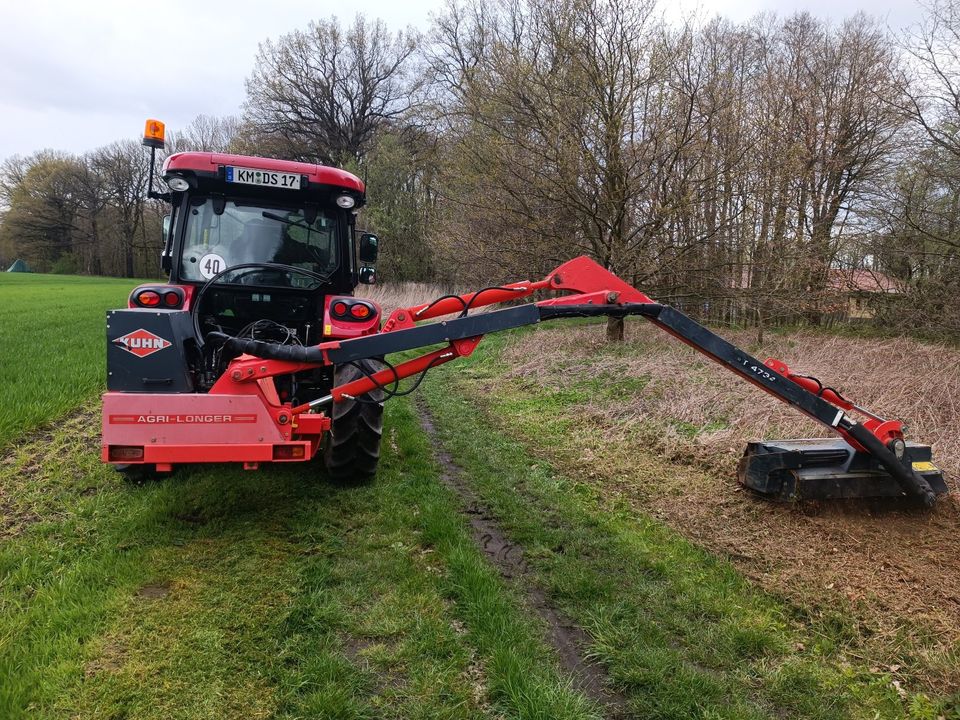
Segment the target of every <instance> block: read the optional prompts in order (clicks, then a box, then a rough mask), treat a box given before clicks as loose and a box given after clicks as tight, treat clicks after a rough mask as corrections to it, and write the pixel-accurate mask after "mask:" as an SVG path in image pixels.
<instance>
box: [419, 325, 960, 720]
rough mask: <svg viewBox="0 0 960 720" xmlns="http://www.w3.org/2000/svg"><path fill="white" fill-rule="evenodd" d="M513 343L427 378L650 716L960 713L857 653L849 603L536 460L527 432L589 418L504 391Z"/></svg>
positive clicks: (536, 562)
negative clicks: (814, 597) (811, 592)
mask: <svg viewBox="0 0 960 720" xmlns="http://www.w3.org/2000/svg"><path fill="white" fill-rule="evenodd" d="M505 342H507V340H506V339H505V338H504V337H503V336H497V337H489V338H487V339H486V340H485V341H484V343H483V344H482V345H481V346H480V349H478V351H477V352H476V353H475V354H474V356H473V357H471V358H470V359H469V360H467V361H466V362H465V366H461V367H459V368H456V369H449V370H440V371H439V372H436V373H435V375H436V377H433V378H431V381H428V383H427V384H426V386H425V390H424V392H425V394H426V396H427V398H428V400H429V404H430V407H431V409H432V411H433V412H434V413H435V414H436V416H437V418H438V421H439V423H438V425H439V427H440V429H441V436H442V437H443V439H444V442H445V444H446V445H447V446H448V449H449V450H450V451H451V452H452V453H453V454H454V456H455V457H456V458H457V459H458V461H459V462H461V463H462V464H463V467H464V470H465V474H466V477H468V478H470V479H471V481H472V482H473V483H474V485H475V487H476V490H477V492H478V494H479V495H480V496H481V497H483V498H484V500H485V501H486V502H488V503H489V504H490V507H491V508H492V510H493V511H494V512H495V514H496V515H497V516H498V517H499V518H500V520H501V522H502V523H503V524H504V526H505V527H507V529H508V531H509V532H510V534H511V535H512V537H513V538H514V539H515V540H516V541H518V542H521V543H523V544H524V545H525V546H526V548H527V552H528V556H529V557H530V558H531V566H532V569H533V572H534V577H535V578H536V580H537V582H538V583H539V584H540V585H541V586H542V587H543V588H544V589H546V590H547V591H548V593H549V594H550V596H551V597H553V598H554V599H555V600H556V601H557V602H558V603H559V604H560V606H561V607H562V608H563V610H565V611H566V612H567V613H568V614H569V615H570V616H571V617H573V618H574V619H575V620H577V621H578V622H579V623H580V624H581V625H582V626H583V627H584V628H585V629H586V630H587V631H588V632H589V633H590V634H591V635H592V637H593V638H594V646H593V653H594V654H595V656H596V657H597V658H598V659H600V660H602V661H603V662H604V663H605V664H606V665H607V666H608V668H609V671H610V674H611V676H612V678H613V679H614V681H615V682H617V683H618V684H619V685H620V686H621V687H622V688H623V689H624V691H625V692H626V693H627V694H628V695H629V697H630V699H631V702H632V703H633V710H634V712H635V713H636V716H637V717H642V718H678V719H679V718H696V717H702V718H707V717H709V718H761V717H791V718H875V717H883V718H896V717H914V718H937V717H941V716H943V717H960V710H958V706H957V704H956V699H952V700H951V699H940V700H937V699H932V698H930V697H928V696H926V695H924V694H922V693H917V694H912V695H909V694H908V695H907V696H906V697H901V691H900V690H898V688H897V687H896V686H895V685H894V684H893V682H892V678H891V677H890V676H889V675H887V674H884V673H883V672H879V671H877V669H876V668H871V667H869V665H868V664H867V663H865V662H864V661H862V660H859V659H858V657H857V655H858V653H857V650H858V648H857V642H858V639H857V633H856V631H855V629H854V628H853V627H852V624H851V623H849V622H846V621H845V620H844V617H843V615H842V613H839V612H838V613H837V614H834V615H830V616H827V617H825V618H823V619H817V618H813V617H810V616H808V615H806V614H805V613H804V612H803V611H802V609H800V608H796V607H793V606H791V605H789V604H788V603H786V602H784V601H782V600H780V599H778V598H775V597H772V596H769V595H767V594H765V593H763V592H761V591H759V590H757V589H755V588H754V587H752V586H751V585H750V584H749V583H748V582H747V581H746V580H744V579H743V577H742V576H740V575H739V574H738V573H737V572H736V571H735V569H734V568H733V567H732V566H731V565H730V564H729V563H727V562H725V561H723V560H721V559H718V558H717V557H715V556H712V555H710V554H708V553H707V552H705V551H703V550H701V549H699V548H698V547H696V546H695V545H693V544H692V543H690V542H688V541H686V540H684V539H683V538H681V537H680V536H679V535H678V534H677V533H675V532H673V531H671V530H670V529H668V528H667V527H666V526H665V525H663V524H662V523H661V522H659V521H657V520H655V519H653V518H651V517H649V516H646V515H644V514H642V513H638V512H636V511H635V510H633V509H631V508H630V507H629V506H628V505H627V504H626V503H624V502H621V501H619V500H618V499H617V498H616V496H610V495H608V494H601V493H599V492H598V491H597V489H596V487H595V486H593V485H591V484H589V483H584V482H578V481H576V480H575V479H571V478H568V477H564V476H563V475H562V474H559V473H557V472H556V471H555V470H554V469H553V468H552V467H550V466H549V465H548V464H546V463H545V462H542V461H537V460H533V459H531V453H530V451H529V449H528V447H527V445H528V444H530V443H536V444H543V445H545V446H558V445H562V444H563V443H564V438H565V437H566V436H567V435H568V434H569V433H571V432H577V431H578V428H577V427H575V426H574V425H572V423H571V420H570V418H569V417H557V415H558V413H557V410H558V409H560V408H562V407H564V406H565V400H564V398H563V397H558V394H557V393H553V394H547V395H524V394H521V393H516V392H514V391H512V390H511V386H510V384H509V383H504V384H500V385H498V386H497V387H498V390H499V391H498V392H496V393H491V392H490V381H491V380H493V379H495V378H497V377H498V374H499V373H502V372H503V370H504V368H502V367H498V365H497V362H496V360H497V356H498V353H499V351H500V350H501V348H502V347H503V346H504V343H505ZM551 403H553V404H558V406H557V407H552V406H551ZM636 470H637V472H641V473H643V475H644V477H645V478H646V480H647V481H648V482H650V483H656V482H657V478H658V476H661V475H662V473H664V472H670V466H669V465H668V464H666V463H663V462H661V461H659V460H657V459H656V457H655V456H653V455H651V456H650V457H649V458H646V459H644V458H637V466H636Z"/></svg>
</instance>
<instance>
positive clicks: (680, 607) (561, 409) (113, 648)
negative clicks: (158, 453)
mask: <svg viewBox="0 0 960 720" xmlns="http://www.w3.org/2000/svg"><path fill="white" fill-rule="evenodd" d="M37 280H38V281H43V280H44V278H37ZM93 284H95V283H93ZM102 290H103V292H104V294H105V295H106V293H108V292H118V293H120V294H121V297H122V295H125V293H126V289H120V288H118V287H117V286H116V285H112V284H110V283H105V287H104V288H103V289H102ZM0 292H3V288H0ZM37 296H39V297H43V294H42V293H34V297H37ZM104 301H105V302H107V303H108V305H109V304H112V303H110V302H109V301H107V300H104ZM57 302H59V300H57ZM37 312H38V313H41V314H42V313H43V310H42V309H38V310H37ZM0 322H2V323H5V324H0V337H6V335H7V333H8V332H9V327H10V326H11V324H12V322H14V320H13V319H11V317H10V316H6V315H4V316H0ZM16 322H19V320H16ZM98 322H99V323H101V325H100V326H99V327H97V328H95V330H94V332H96V335H97V339H98V344H99V346H100V347H102V342H101V339H102V319H101V320H99V321H98ZM45 328H46V329H45V330H44V331H43V333H38V334H37V340H36V341H37V343H38V344H42V343H44V342H45V340H46V335H50V334H52V335H56V334H57V333H58V332H59V331H60V330H59V327H58V326H57V325H56V324H55V323H52V324H49V325H47V326H45ZM490 340H492V342H489V341H487V342H485V343H484V344H483V345H481V348H484V346H486V348H485V349H483V350H482V351H480V352H478V353H477V354H476V355H475V356H474V357H473V358H471V359H469V360H468V361H466V362H465V363H464V364H463V365H461V366H460V367H459V368H455V367H454V366H448V367H445V368H440V369H437V370H435V371H433V372H432V373H431V375H430V376H429V377H428V378H427V381H426V383H425V384H424V386H423V395H422V396H421V398H420V399H419V400H416V401H415V400H413V399H410V398H404V399H398V400H394V401H391V402H390V403H389V404H388V407H387V428H388V430H387V433H386V436H385V439H384V449H383V450H384V451H383V461H382V464H381V472H380V474H379V476H378V478H377V481H376V482H375V483H373V484H370V485H364V486H360V487H342V486H337V485H334V484H332V483H330V482H329V481H328V480H327V479H326V478H325V477H324V476H323V473H322V472H320V471H319V469H318V468H317V467H316V466H313V465H287V466H283V467H277V468H263V469H261V471H259V472H244V471H242V470H240V469H238V468H233V467H221V466H209V467H187V468H181V469H179V470H178V471H177V472H176V473H174V474H173V475H172V476H170V477H168V478H167V479H165V480H163V481H160V482H155V483H148V484H146V485H132V484H127V483H125V482H123V481H122V480H121V479H120V478H119V477H117V475H116V474H115V473H113V472H112V471H111V470H110V469H109V468H105V467H103V466H101V465H100V463H99V461H98V458H97V456H98V448H99V438H98V433H99V424H98V416H97V406H96V401H95V395H96V393H97V389H98V382H99V378H93V379H92V380H91V382H90V384H89V385H88V386H79V385H77V386H75V387H74V389H73V390H72V391H71V392H67V393H63V394H61V396H60V399H61V404H59V405H56V406H55V407H56V408H57V410H56V411H57V412H59V413H60V414H61V415H62V414H63V413H64V412H66V411H68V410H69V408H71V407H72V408H74V409H73V410H72V411H69V412H68V415H67V419H66V420H65V421H64V422H63V423H62V424H61V425H60V426H58V427H56V428H54V429H50V430H47V431H44V432H43V433H42V434H34V435H32V436H30V437H29V438H28V439H26V440H24V439H22V438H21V439H20V440H19V441H17V442H16V443H15V444H10V443H9V442H8V443H7V444H6V446H5V447H0V513H2V514H0V678H2V682H0V717H2V718H5V719H6V718H11V719H12V718H21V717H23V718H57V717H71V718H88V717H90V718H122V717H130V718H133V717H136V718H169V717H176V718H222V717H245V718H246V717H249V718H274V717H276V718H381V717H383V718H491V719H493V718H543V719H544V720H546V719H548V718H599V717H608V718H626V717H637V718H677V719H678V720H679V719H681V718H751V719H752V718H768V717H769V718H783V717H790V718H899V717H911V718H918V719H919V718H929V719H930V720H934V719H936V718H939V717H954V718H955V717H960V715H958V714H957V710H956V707H955V705H954V704H953V702H952V701H951V700H949V699H947V698H945V697H943V696H941V695H938V694H937V693H936V692H934V691H932V690H930V689H929V688H926V687H925V686H923V684H922V683H919V682H917V681H916V677H915V673H917V672H921V671H922V668H923V667H924V666H923V664H922V662H921V660H915V661H914V664H913V665H912V666H911V669H910V673H914V674H909V675H907V676H904V675H903V673H902V672H901V671H898V670H895V669H891V667H890V666H891V665H892V663H893V662H894V661H893V660H892V659H890V660H889V661H888V662H887V663H886V664H884V665H883V666H882V667H881V666H877V665H876V664H875V663H876V662H877V659H876V655H875V653H876V652H877V649H876V647H874V646H871V645H869V644H865V643H864V642H863V638H862V637H861V636H860V635H859V634H858V632H857V628H856V627H855V624H853V623H851V622H849V621H845V619H844V617H843V614H842V612H837V613H834V614H816V613H813V612H810V610H809V608H808V607H807V606H805V605H803V604H802V603H798V602H795V601H794V600H792V599H791V598H789V597H784V596H781V595H778V594H776V593H771V592H767V591H765V590H763V589H761V588H760V587H758V586H757V585H756V584H755V583H753V582H751V581H750V580H748V579H747V578H746V577H745V575H744V573H743V572H742V570H740V569H738V568H737V567H735V565H734V564H733V563H731V562H730V561H728V560H727V559H724V558H723V557H719V556H718V555H716V554H715V553H711V552H709V551H707V550H705V549H703V548H702V547H700V546H699V545H698V544H696V543H692V542H690V541H689V540H687V539H685V538H684V536H683V534H682V533H681V532H678V531H677V530H675V529H673V528H672V527H671V526H670V525H669V524H668V523H666V522H663V521H662V520H660V519H659V518H657V517H656V516H654V515H653V514H651V513H650V512H648V511H646V510H645V509H643V508H638V507H636V506H635V505H634V504H632V503H631V502H630V501H629V498H628V497H627V496H626V495H622V494H617V493H612V494H611V493H609V492H606V491H605V490H604V488H603V486H602V485H601V484H599V483H598V482H597V479H596V478H589V477H585V476H580V475H578V473H579V469H578V467H577V466H576V465H575V464H572V463H568V462H566V461H565V459H564V457H563V456H562V455H558V456H555V457H551V454H550V453H547V452H544V447H545V446H551V447H555V448H559V447H562V446H564V445H565V444H567V443H572V442H573V438H574V437H575V436H576V434H577V432H578V430H579V428H578V426H577V424H576V422H575V421H574V420H572V419H571V418H570V417H569V416H568V415H567V414H566V413H567V409H568V408H569V407H572V405H571V398H570V397H569V396H562V395H561V396H557V395H556V394H555V393H554V394H550V393H540V399H539V400H538V399H537V394H536V393H534V394H533V395H532V396H531V395H529V394H525V393H524V392H523V383H520V382H518V381H517V380H516V379H513V380H510V379H507V380H506V381H505V383H504V385H503V388H504V390H503V392H499V391H498V392H491V386H492V385H491V384H498V383H499V382H500V379H501V378H502V376H503V375H504V373H505V367H504V366H503V364H502V357H503V356H504V354H505V353H508V352H509V350H510V348H511V347H513V346H514V344H515V343H518V342H524V341H525V336H524V335H522V334H516V333H514V334H511V335H510V336H509V337H508V338H500V339H496V340H494V339H493V338H491V339H490ZM71 352H72V351H71V350H69V349H67V350H65V351H64V353H65V357H73V355H71ZM84 352H88V353H91V354H92V355H93V357H92V358H91V357H88V358H87V359H88V360H90V362H91V364H100V367H101V368H102V359H101V358H99V357H96V351H95V349H90V350H85V351H84ZM53 364H56V363H53ZM57 371H58V370H55V371H54V372H57ZM13 392H16V386H15V387H14V390H13ZM558 392H559V389H558ZM573 400H575V398H573ZM4 408H5V409H6V406H4ZM428 410H429V413H430V414H431V415H432V417H433V418H434V424H435V426H436V431H435V439H432V436H431V435H430V434H428V433H427V432H426V431H425V429H424V426H423V421H422V417H423V416H424V415H425V413H427V411H428ZM537 438H539V439H540V442H539V443H538V442H537V440H536V439H537ZM432 443H436V446H434V445H432ZM538 445H539V446H538ZM0 446H2V443H0ZM634 460H635V463H636V464H635V466H634V468H635V469H636V470H637V471H638V472H643V473H645V474H646V477H648V478H649V481H650V482H652V483H656V482H659V481H661V480H663V479H664V478H666V477H667V476H668V475H670V474H671V473H673V472H674V471H676V472H686V471H685V470H683V469H682V468H679V467H677V466H674V465H671V464H669V463H666V462H665V461H663V460H662V459H661V458H659V457H658V456H656V455H655V454H647V455H644V456H642V457H640V456H639V455H638V456H637V457H635V458H634ZM451 475H454V476H456V478H457V479H456V481H451ZM494 526H495V527H496V528H497V532H502V533H503V534H504V535H505V536H506V537H508V538H509V540H510V542H511V545H510V547H508V548H507V551H506V552H505V553H504V554H509V552H511V551H512V550H511V549H516V550H517V551H518V552H520V551H522V561H521V562H515V561H512V564H511V561H509V558H507V559H506V561H505V559H504V558H499V559H498V560H495V561H492V562H491V561H490V557H489V554H485V552H484V548H483V547H481V546H483V545H485V544H486V543H485V540H484V538H483V537H480V538H478V532H477V529H478V528H481V529H485V528H488V527H491V528H492V527H494ZM478 540H479V541H480V542H479V544H478ZM504 568H509V569H510V571H509V572H505V571H504ZM545 608H546V610H547V611H545ZM841 610H842V609H841ZM558 619H559V620H558ZM558 623H559V624H561V625H569V626H571V627H574V628H576V629H578V632H579V633H580V635H576V634H575V635H574V636H575V637H580V636H582V638H583V646H582V647H579V648H575V651H576V652H579V653H580V655H581V657H582V658H583V659H585V660H586V661H587V662H589V663H591V664H592V665H593V666H594V667H595V668H596V669H597V670H598V673H599V676H600V677H601V678H602V683H603V685H604V689H603V692H602V693H600V694H599V695H598V694H597V693H596V692H594V690H595V689H594V690H591V689H590V688H588V687H586V686H585V685H584V683H583V682H581V678H578V677H576V676H575V675H572V674H571V672H570V670H569V666H570V663H569V662H568V658H565V657H564V651H563V648H560V647H559V646H558V645H557V641H556V636H557V632H556V631H557V630H558V628H557V627H556V625H557V624H558ZM568 650H569V648H568ZM865 653H874V654H872V655H871V654H865ZM918 663H919V664H918Z"/></svg>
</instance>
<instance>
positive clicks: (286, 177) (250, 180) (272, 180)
mask: <svg viewBox="0 0 960 720" xmlns="http://www.w3.org/2000/svg"><path fill="white" fill-rule="evenodd" d="M226 170H227V182H229V183H242V184H244V185H265V186H266V187H278V188H283V189H284V190H299V189H300V176H299V175H296V174H294V173H282V172H273V171H272V170H257V169H255V168H245V167H233V166H232V165H228V166H227V168H226Z"/></svg>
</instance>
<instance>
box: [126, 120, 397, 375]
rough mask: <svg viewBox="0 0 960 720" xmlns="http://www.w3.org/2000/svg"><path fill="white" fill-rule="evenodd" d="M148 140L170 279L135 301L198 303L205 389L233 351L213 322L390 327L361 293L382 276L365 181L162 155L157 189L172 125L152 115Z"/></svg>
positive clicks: (296, 335) (244, 160)
mask: <svg viewBox="0 0 960 720" xmlns="http://www.w3.org/2000/svg"><path fill="white" fill-rule="evenodd" d="M144 144H145V145H147V146H148V147H151V149H152V155H151V165H150V167H151V182H150V190H149V195H150V197H152V198H154V199H159V200H163V201H165V202H167V203H169V213H168V214H167V215H166V216H165V218H164V224H163V233H164V234H163V250H162V254H161V267H162V269H163V270H164V271H165V272H166V273H167V274H168V276H169V284H165V285H159V284H148V285H141V286H140V287H138V288H136V289H135V290H134V291H133V293H132V294H131V296H130V302H129V306H130V308H158V309H164V310H182V311H187V312H189V314H190V321H191V322H190V325H191V326H192V331H191V332H189V334H190V335H191V337H188V338H185V339H184V342H185V344H186V346H187V347H189V348H191V351H190V357H189V358H188V360H189V364H190V366H191V372H190V375H191V378H192V380H193V384H194V385H195V386H197V387H198V388H200V389H206V388H208V387H209V386H210V385H211V384H212V382H213V381H214V380H215V378H216V377H218V376H219V374H220V373H221V372H222V370H223V368H224V367H225V366H226V364H227V363H228V362H229V360H230V359H232V356H231V355H230V354H229V353H223V352H222V351H220V349H219V348H216V347H214V346H213V345H212V344H209V343H207V342H206V338H207V336H208V335H209V333H210V332H213V331H216V332H222V333H227V334H230V335H233V336H238V337H247V338H250V339H254V340H260V341H266V342H280V343H286V344H295V345H303V346H307V345H311V344H316V343H319V342H322V341H323V340H325V339H342V338H349V337H357V336H360V335H364V334H368V333H371V332H376V331H377V330H378V329H379V320H380V313H379V308H377V307H376V305H375V304H373V303H371V302H369V301H365V300H358V299H355V298H353V292H354V289H355V288H356V286H357V285H358V284H359V283H367V284H369V283H372V282H374V281H375V278H376V271H375V263H376V256H377V244H378V241H377V238H376V236H374V235H372V234H370V233H361V232H358V231H357V229H356V217H357V212H358V211H359V209H360V208H361V207H362V206H363V205H364V202H365V200H366V194H365V188H364V184H363V182H362V181H361V180H360V179H359V178H357V177H356V176H354V175H352V174H351V173H348V172H346V171H344V170H340V169H338V168H332V167H326V166H323V165H315V164H312V163H302V162H293V161H287V160H275V159H270V158H261V157H250V156H244V155H229V154H222V153H212V152H183V153H177V154H174V155H171V156H170V157H168V158H167V159H166V161H165V162H164V163H163V167H162V170H161V172H160V176H161V179H162V180H163V182H164V183H165V184H166V188H165V189H164V191H162V192H156V191H154V190H153V179H152V178H153V166H154V162H153V160H154V158H153V154H155V152H156V149H158V148H162V147H163V124H162V123H160V122H159V121H156V120H150V121H148V122H147V128H146V132H145V134H144ZM335 300H336V301H337V302H334V301H335ZM316 380H318V382H319V384H320V385H322V384H324V383H323V382H322V381H319V379H316ZM310 384H311V385H317V384H318V383H317V382H312V383H310Z"/></svg>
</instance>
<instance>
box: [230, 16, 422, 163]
mask: <svg viewBox="0 0 960 720" xmlns="http://www.w3.org/2000/svg"><path fill="white" fill-rule="evenodd" d="M417 42H418V36H417V34H416V33H415V32H414V31H413V30H407V31H405V32H397V33H395V34H394V33H390V32H389V31H388V30H387V28H386V26H385V25H384V23H383V22H382V21H380V20H375V21H369V20H367V19H366V18H364V17H363V16H362V15H358V16H357V17H356V19H355V20H354V22H353V24H352V25H351V26H350V27H349V28H347V29H346V30H345V29H343V28H342V27H341V26H340V23H339V22H338V21H337V20H336V18H332V19H330V20H322V21H319V22H314V23H311V24H310V26H309V27H308V28H307V29H306V30H305V31H300V30H296V31H294V32H292V33H290V34H288V35H284V36H283V37H281V38H280V39H279V40H278V41H277V42H271V41H269V40H268V41H266V42H264V43H262V44H261V45H260V51H259V53H258V54H257V59H256V66H255V68H254V71H253V73H252V75H251V76H250V78H249V79H248V80H247V101H246V105H245V119H246V121H247V123H248V124H249V125H250V127H251V129H252V130H253V131H254V135H255V136H259V138H260V142H261V143H262V144H265V145H266V146H268V147H272V148H275V151H276V150H282V151H285V152H284V154H286V155H288V156H293V157H296V158H299V159H304V160H310V161H320V162H323V163H327V164H333V165H337V164H342V163H347V162H350V161H357V160H359V159H360V158H362V156H363V155H364V154H365V153H366V152H367V151H368V150H369V148H370V147H371V144H372V143H373V141H374V137H375V134H376V132H377V130H378V129H379V128H381V127H382V126H383V125H384V124H385V123H387V122H389V121H391V120H395V119H397V118H399V117H400V116H401V115H403V114H404V113H405V112H407V111H408V110H409V109H410V108H411V106H412V105H413V104H414V95H415V91H416V87H417V84H418V80H417V79H416V77H415V76H414V75H413V68H412V56H413V54H414V51H415V50H416V48H417Z"/></svg>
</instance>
